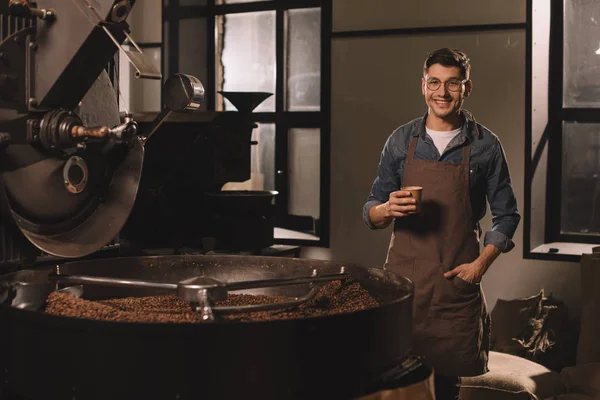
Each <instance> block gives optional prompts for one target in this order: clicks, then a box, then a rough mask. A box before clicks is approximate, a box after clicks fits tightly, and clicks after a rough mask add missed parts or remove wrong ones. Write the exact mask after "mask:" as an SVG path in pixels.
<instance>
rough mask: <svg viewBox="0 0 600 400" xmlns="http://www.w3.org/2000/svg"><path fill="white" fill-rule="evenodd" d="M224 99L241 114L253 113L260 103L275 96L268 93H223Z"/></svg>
mask: <svg viewBox="0 0 600 400" xmlns="http://www.w3.org/2000/svg"><path fill="white" fill-rule="evenodd" d="M218 93H221V94H222V95H223V97H225V98H226V99H227V100H229V101H230V102H231V104H233V106H234V107H235V108H237V110H238V111H239V112H248V113H250V112H252V110H254V109H255V108H256V107H257V106H258V105H259V104H260V103H262V102H263V101H265V100H266V99H268V98H269V97H271V96H273V93H267V92H222V91H219V92H218Z"/></svg>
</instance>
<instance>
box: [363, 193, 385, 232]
mask: <svg viewBox="0 0 600 400" xmlns="http://www.w3.org/2000/svg"><path fill="white" fill-rule="evenodd" d="M379 204H382V203H381V202H380V201H377V200H370V201H367V202H366V203H365V205H364V206H363V221H365V224H366V225H367V226H368V227H369V229H372V230H375V229H377V227H376V226H375V225H373V223H372V222H371V218H369V210H370V209H371V208H372V207H373V206H377V205H379Z"/></svg>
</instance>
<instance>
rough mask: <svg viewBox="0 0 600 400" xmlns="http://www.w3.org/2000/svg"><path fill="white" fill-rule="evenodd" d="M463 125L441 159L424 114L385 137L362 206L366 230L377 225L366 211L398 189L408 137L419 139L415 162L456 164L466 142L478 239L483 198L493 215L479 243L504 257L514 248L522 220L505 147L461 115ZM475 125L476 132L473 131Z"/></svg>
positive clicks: (485, 130)
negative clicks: (468, 152)
mask: <svg viewBox="0 0 600 400" xmlns="http://www.w3.org/2000/svg"><path fill="white" fill-rule="evenodd" d="M461 115H462V118H463V125H462V129H461V131H460V133H459V134H458V135H456V137H454V139H452V141H451V142H450V143H449V144H448V147H447V148H446V150H445V151H444V153H443V154H442V155H440V154H439V151H438V149H437V148H436V146H435V144H434V143H433V140H432V139H431V136H429V135H428V134H427V133H426V131H425V120H426V117H427V114H425V116H424V117H422V118H417V119H415V120H413V121H411V122H409V123H408V124H406V125H403V126H401V127H399V128H398V129H396V130H395V131H394V132H393V133H392V134H391V135H390V136H389V137H388V139H387V141H386V143H385V146H384V148H383V151H382V153H381V159H380V162H379V168H378V171H377V178H375V181H374V182H373V186H372V187H371V193H370V195H369V197H368V199H367V202H366V203H365V205H364V206H363V220H364V221H365V223H366V224H367V226H368V227H369V228H371V229H376V227H375V226H374V225H373V223H372V222H371V219H370V218H369V210H370V209H371V207H373V206H376V205H379V204H382V203H385V202H386V201H388V200H389V195H390V193H391V192H393V191H396V190H399V189H400V187H401V186H402V175H403V173H404V165H405V162H406V159H407V156H408V148H409V145H410V142H411V140H412V138H413V137H417V136H418V139H419V140H418V142H417V148H416V150H415V158H418V159H424V160H433V161H440V162H447V163H453V164H460V162H461V161H462V150H461V149H462V147H463V146H465V145H466V144H467V143H468V142H470V143H471V157H470V160H469V166H470V171H469V191H470V196H471V206H472V208H473V217H474V219H475V221H477V229H478V232H479V235H480V236H481V225H480V223H479V221H480V220H481V219H482V218H483V217H484V216H485V213H486V209H487V207H486V198H487V201H488V202H489V205H490V211H491V213H492V223H493V226H492V229H491V231H489V232H486V234H485V238H484V245H487V244H492V245H494V246H496V247H497V248H498V249H499V250H500V251H502V252H503V253H506V252H508V251H510V250H512V248H513V247H514V246H515V244H514V242H513V241H512V237H513V235H514V233H515V231H516V229H517V226H518V225H519V221H520V220H521V216H520V214H519V212H518V210H517V199H516V198H515V193H514V191H513V187H512V184H511V181H510V173H509V169H508V164H507V162H506V157H505V155H504V149H503V148H502V144H501V143H500V140H499V139H498V137H497V136H496V135H494V134H493V133H492V132H491V131H490V130H489V129H487V128H485V127H484V126H483V125H481V124H478V123H476V122H474V121H472V120H469V119H467V118H466V115H465V113H464V112H461ZM475 124H477V128H478V131H479V133H477V132H476V130H475Z"/></svg>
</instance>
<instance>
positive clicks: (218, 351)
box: [0, 255, 413, 399]
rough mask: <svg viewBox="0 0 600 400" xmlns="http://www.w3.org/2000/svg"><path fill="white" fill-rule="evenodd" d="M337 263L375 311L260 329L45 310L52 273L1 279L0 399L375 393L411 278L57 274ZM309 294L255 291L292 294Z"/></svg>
mask: <svg viewBox="0 0 600 400" xmlns="http://www.w3.org/2000/svg"><path fill="white" fill-rule="evenodd" d="M342 267H343V269H344V270H345V271H347V273H349V274H350V275H351V276H352V278H354V279H355V280H357V281H358V282H360V284H361V286H362V287H364V288H365V289H367V290H368V291H369V293H370V294H371V296H373V297H374V298H376V299H377V300H378V302H379V306H378V307H376V308H371V309H366V310H361V311H357V312H350V313H342V314H337V315H331V316H327V317H310V318H300V319H292V320H272V321H257V322H232V321H222V320H215V321H212V322H204V323H191V324H190V323H176V324H162V323H129V322H107V321H98V320H89V319H81V318H67V317H60V316H56V315H50V314H46V313H44V312H43V311H42V310H43V307H44V302H45V299H46V297H47V296H48V295H49V294H50V293H51V292H52V291H54V290H55V289H56V283H55V282H53V281H51V280H49V276H50V274H51V272H52V271H53V268H44V269H36V270H22V271H18V272H15V273H11V274H8V275H4V276H2V277H1V278H0V287H1V290H0V299H1V306H0V326H2V329H1V330H0V343H3V344H4V345H3V346H2V350H1V353H0V371H3V374H4V375H3V379H2V381H1V382H2V383H0V387H1V388H2V394H16V395H18V396H19V397H18V398H25V399H42V398H69V399H71V398H75V399H109V398H110V399H116V398H119V399H120V398H140V399H142V398H143V399H154V398H156V399H170V398H173V399H199V398H206V399H239V398H248V396H250V398H256V399H312V398H327V399H333V398H340V399H351V398H357V397H358V396H363V395H367V394H369V393H372V392H376V391H377V390H380V389H381V385H383V381H382V376H384V375H385V374H386V373H389V371H390V369H393V368H397V366H398V365H400V363H401V362H403V361H404V360H406V358H407V357H408V356H409V354H410V349H411V331H412V324H411V317H412V291H413V288H412V283H411V282H410V281H409V280H408V279H406V278H402V277H398V276H396V275H394V274H392V273H390V272H386V271H383V270H381V269H375V268H366V267H360V266H353V265H341V264H335V263H332V262H327V261H317V260H308V259H293V258H279V257H258V256H221V255H219V256H208V255H194V256H155V257H140V258H135V257H130V258H116V259H110V260H88V261H74V262H69V263H65V264H62V265H61V266H60V270H61V272H62V273H67V274H73V275H92V276H103V277H112V278H135V279H145V280H148V281H155V282H156V281H162V282H178V281H180V280H182V279H186V278H189V277H190V276H198V275H202V276H209V277H212V278H214V279H217V280H219V281H222V282H239V281H254V280H259V279H274V278H283V277H298V276H306V275H310V272H311V271H318V273H319V274H327V273H334V272H337V271H339V270H340V268H342ZM83 288H84V290H83V293H84V295H83V296H84V298H90V299H101V298H116V297H130V296H147V295H154V294H161V291H160V290H156V289H146V288H144V289H135V290H133V289H130V288H115V287H100V286H94V285H90V286H87V285H83ZM307 288H308V285H306V284H303V285H294V286H287V287H272V288H264V289H260V290H259V292H260V294H270V295H283V296H288V297H290V296H291V297H294V296H300V295H302V294H304V293H305V292H306V291H307ZM163 292H164V291H163ZM251 293H252V294H258V293H257V290H254V291H253V292H251ZM163 294H164V293H163ZM6 344H9V345H8V346H7V345H6Z"/></svg>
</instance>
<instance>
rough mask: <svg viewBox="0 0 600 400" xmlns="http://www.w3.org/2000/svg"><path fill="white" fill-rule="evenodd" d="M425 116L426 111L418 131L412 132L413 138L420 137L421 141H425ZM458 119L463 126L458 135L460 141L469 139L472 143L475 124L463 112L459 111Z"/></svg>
mask: <svg viewBox="0 0 600 400" xmlns="http://www.w3.org/2000/svg"><path fill="white" fill-rule="evenodd" d="M427 114H428V112H427V111H426V112H425V115H423V118H422V119H421V123H420V125H419V129H415V130H414V132H413V136H420V137H421V139H422V140H425V137H426V135H427V133H426V131H425V121H427ZM469 114H470V113H469ZM471 115H472V114H471ZM460 117H461V118H462V120H463V124H462V129H461V131H460V133H459V134H458V135H459V137H461V138H462V140H465V139H469V141H470V142H472V141H473V140H474V139H475V136H477V134H476V130H475V122H474V121H473V120H472V119H469V118H468V117H467V113H465V112H464V111H463V110H460Z"/></svg>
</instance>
